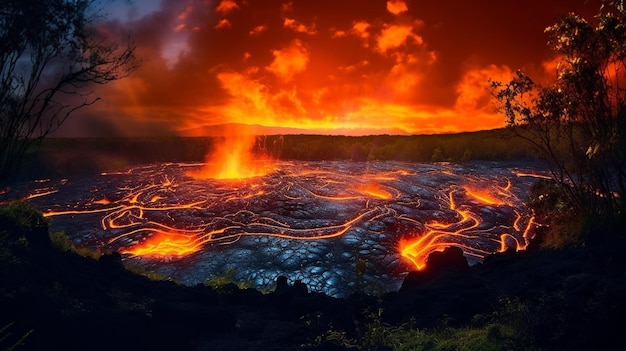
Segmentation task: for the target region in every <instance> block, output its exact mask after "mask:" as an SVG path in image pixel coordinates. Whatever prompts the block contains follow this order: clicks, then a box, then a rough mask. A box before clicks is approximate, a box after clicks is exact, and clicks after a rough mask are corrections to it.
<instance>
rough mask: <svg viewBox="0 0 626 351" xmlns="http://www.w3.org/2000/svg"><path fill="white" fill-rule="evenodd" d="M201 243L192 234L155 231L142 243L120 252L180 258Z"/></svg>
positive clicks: (194, 250) (201, 243)
mask: <svg viewBox="0 0 626 351" xmlns="http://www.w3.org/2000/svg"><path fill="white" fill-rule="evenodd" d="M203 244H204V243H203V242H199V241H198V240H197V239H196V238H195V237H193V236H188V235H185V234H180V233H176V232H165V231H157V232H155V233H154V235H152V236H151V237H149V238H148V239H146V240H145V241H144V242H143V243H141V244H136V245H134V246H131V247H128V248H125V249H123V250H121V251H120V253H122V254H129V255H132V256H142V257H151V258H180V257H184V256H187V255H190V254H192V253H195V252H197V251H198V250H200V248H201V247H202V245H203Z"/></svg>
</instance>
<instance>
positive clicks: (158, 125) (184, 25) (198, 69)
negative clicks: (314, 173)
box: [55, 0, 612, 137]
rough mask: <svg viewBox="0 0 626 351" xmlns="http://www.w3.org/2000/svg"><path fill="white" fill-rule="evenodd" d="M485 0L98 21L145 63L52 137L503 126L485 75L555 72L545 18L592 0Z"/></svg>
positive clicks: (178, 11)
mask: <svg viewBox="0 0 626 351" xmlns="http://www.w3.org/2000/svg"><path fill="white" fill-rule="evenodd" d="M485 1H486V3H485V4H484V6H472V5H470V4H469V3H468V2H467V1H465V0H455V1H452V2H426V1H412V2H410V3H409V2H408V1H406V0H386V1H385V2H383V3H384V4H385V7H384V8H382V6H381V5H382V3H381V2H374V1H360V2H337V1H333V0H319V1H289V0H284V1H237V0H219V1H207V0H185V1H180V0H162V1H160V2H159V3H160V7H159V8H156V9H152V10H151V12H146V13H141V15H137V16H135V17H132V18H131V17H129V16H128V15H124V16H123V17H118V18H115V19H114V20H112V21H111V22H105V23H103V25H102V29H101V30H102V31H103V32H105V33H106V34H107V36H109V37H111V38H115V36H116V35H120V38H122V37H121V35H122V33H120V34H116V33H117V32H120V31H119V29H120V28H121V27H127V28H128V29H129V32H131V33H133V37H134V38H133V39H134V41H135V42H136V43H137V53H138V54H139V56H140V57H141V58H142V59H143V66H142V67H141V69H140V70H138V71H137V72H135V73H134V74H133V76H132V77H131V78H130V79H126V80H121V81H118V82H114V83H112V84H110V85H107V86H106V87H103V89H102V90H99V92H98V93H99V95H101V96H102V98H103V100H105V101H106V104H98V105H94V106H90V107H89V108H87V109H85V110H84V111H83V112H84V114H85V116H86V117H87V118H79V119H71V120H69V121H68V123H67V124H64V125H63V127H62V128H61V130H59V132H60V133H59V134H57V135H59V136H78V137H80V136H85V135H84V134H81V133H80V132H85V133H87V134H86V135H89V136H93V135H94V134H96V135H95V136H103V135H101V134H100V133H104V132H102V131H105V130H106V131H111V133H110V134H112V135H121V136H130V135H152V134H153V133H152V131H154V130H158V131H159V132H160V133H162V134H161V135H172V134H177V133H182V132H183V131H185V130H187V129H190V128H197V127H202V126H205V127H206V126H210V125H214V124H223V123H251V124H261V125H266V126H276V127H302V128H307V127H310V126H311V127H313V128H315V129H316V130H318V129H319V128H328V129H329V130H333V129H336V130H338V131H341V132H343V131H344V130H345V129H346V128H355V131H354V133H355V134H358V131H356V128H365V129H368V130H370V131H371V130H373V129H376V128H378V129H381V131H382V129H384V130H385V131H386V130H394V131H402V132H405V133H433V132H457V131H472V130H480V129H491V128H497V127H502V126H504V124H505V118H504V116H502V115H498V114H497V113H496V112H495V111H494V110H493V106H492V105H491V103H490V99H491V97H490V95H489V92H488V79H490V78H492V79H494V80H499V81H507V80H508V78H510V73H511V71H512V70H515V69H522V70H524V71H525V72H527V73H528V74H529V75H531V76H532V77H537V76H539V77H540V79H539V80H538V81H539V82H544V81H545V80H547V79H549V78H552V79H553V78H554V74H555V68H556V65H557V64H558V62H559V60H558V58H552V57H550V55H549V52H548V49H547V48H546V45H545V40H546V38H545V36H544V34H543V28H545V27H546V26H547V25H550V24H551V23H552V22H553V21H554V18H555V17H556V16H557V15H558V14H559V13H567V12H570V11H574V12H577V13H580V12H581V11H580V10H581V9H584V8H588V9H591V10H592V11H588V12H592V13H595V11H596V7H595V6H590V5H582V3H583V2H584V1H582V0H581V1H580V3H581V4H578V1H576V2H573V1H560V2H558V3H559V4H556V3H555V4H553V5H554V6H552V5H551V6H547V5H545V4H544V3H542V2H531V3H528V4H524V5H523V6H522V5H519V4H517V3H508V2H503V1H496V0H485ZM561 2H562V3H563V4H561ZM111 3H115V4H116V5H111V6H123V5H124V6H129V5H128V4H126V2H120V1H118V2H111ZM356 3H358V6H354V4H356ZM565 3H567V5H565ZM409 5H410V6H409ZM485 7H488V8H489V9H490V11H489V12H488V13H486V12H485V11H484V8H485ZM112 13H124V11H112ZM126 13H127V12H126ZM444 13H445V14H446V15H445V16H442V15H441V14H444ZM583 13H584V11H583ZM512 14H515V16H516V17H515V19H513V18H512V17H511V16H512ZM586 17H587V16H586ZM512 20H516V21H517V22H516V26H510V25H509V24H510V22H511V21H512ZM483 23H484V25H483ZM495 28H497V30H496V29H495ZM611 72H612V71H610V70H607V74H609V73H611ZM383 121H384V123H383ZM103 126H105V127H106V128H103ZM79 128H80V129H79ZM62 133H64V134H62ZM107 133H108V132H107ZM57 135H55V136H57Z"/></svg>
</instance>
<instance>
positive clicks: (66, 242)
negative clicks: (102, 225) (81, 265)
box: [50, 231, 112, 260]
mask: <svg viewBox="0 0 626 351" xmlns="http://www.w3.org/2000/svg"><path fill="white" fill-rule="evenodd" d="M50 241H51V242H52V246H54V247H56V248H57V249H59V250H60V251H71V252H73V253H75V254H77V255H80V256H83V257H88V258H91V259H94V260H97V259H99V258H100V257H102V255H106V254H111V253H112V251H111V250H103V249H100V248H90V247H82V246H77V245H76V244H74V242H73V241H72V240H71V239H70V238H69V237H68V236H67V234H65V232H63V231H60V232H54V233H50Z"/></svg>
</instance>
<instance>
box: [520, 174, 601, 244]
mask: <svg viewBox="0 0 626 351" xmlns="http://www.w3.org/2000/svg"><path fill="white" fill-rule="evenodd" d="M528 207H529V208H530V209H531V210H532V212H533V215H534V216H535V220H536V221H537V223H541V224H542V226H540V227H539V228H537V230H536V231H535V238H534V240H535V242H538V243H539V245H540V247H543V248H548V249H557V248H563V247H568V246H576V245H579V244H580V243H582V242H583V241H584V239H585V235H586V234H587V232H588V231H589V227H590V223H591V219H590V218H589V217H588V215H580V214H578V213H577V212H576V211H575V206H574V204H573V203H572V200H571V197H569V196H568V194H567V193H566V192H565V191H564V189H563V187H562V186H559V185H558V184H557V183H556V182H554V181H552V180H541V181H538V182H537V183H535V184H534V185H533V186H532V187H531V189H530V201H529V203H528Z"/></svg>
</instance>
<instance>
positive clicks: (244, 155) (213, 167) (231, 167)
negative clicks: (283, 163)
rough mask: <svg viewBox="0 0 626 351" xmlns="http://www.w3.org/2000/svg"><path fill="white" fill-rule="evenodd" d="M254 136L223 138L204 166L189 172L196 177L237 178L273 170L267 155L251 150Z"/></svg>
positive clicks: (208, 156)
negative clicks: (256, 153)
mask: <svg viewBox="0 0 626 351" xmlns="http://www.w3.org/2000/svg"><path fill="white" fill-rule="evenodd" d="M255 140H256V137H255V136H253V135H244V136H237V137H228V138H225V139H224V140H223V141H222V142H221V143H219V144H218V145H216V146H215V149H214V150H213V152H211V153H209V154H208V155H207V158H206V166H205V167H204V168H202V169H201V170H199V171H197V172H191V173H189V175H190V176H192V177H194V178H197V179H207V178H210V179H223V180H239V179H246V178H253V177H260V176H264V175H266V174H268V173H271V172H273V171H274V170H275V166H274V161H273V160H272V159H271V158H270V157H268V156H267V155H264V154H261V155H255V154H254V153H253V152H252V149H253V147H254V143H255Z"/></svg>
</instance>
